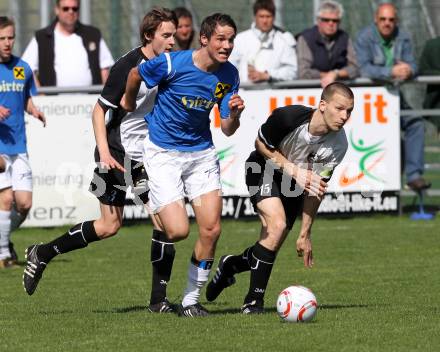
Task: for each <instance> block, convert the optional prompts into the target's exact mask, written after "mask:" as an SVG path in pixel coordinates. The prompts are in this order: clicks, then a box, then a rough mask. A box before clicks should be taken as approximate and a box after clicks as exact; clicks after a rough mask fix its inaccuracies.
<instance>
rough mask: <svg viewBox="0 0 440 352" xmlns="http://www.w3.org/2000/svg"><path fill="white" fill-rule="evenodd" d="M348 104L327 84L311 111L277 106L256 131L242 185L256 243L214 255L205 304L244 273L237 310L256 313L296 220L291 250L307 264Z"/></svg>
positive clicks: (341, 148)
mask: <svg viewBox="0 0 440 352" xmlns="http://www.w3.org/2000/svg"><path fill="white" fill-rule="evenodd" d="M353 103H354V96H353V92H352V91H351V90H350V88H348V87H347V86H346V85H344V84H343V83H339V82H335V83H332V84H330V85H328V86H327V87H326V88H325V89H324V91H323V92H322V95H321V100H320V102H319V106H318V109H311V108H307V107H305V106H302V105H290V106H285V107H282V108H279V109H276V110H274V111H273V113H272V115H271V116H270V117H269V118H268V119H267V121H266V122H265V123H264V124H263V125H262V126H261V128H260V130H259V132H258V137H257V139H256V141H255V146H256V150H255V151H254V152H252V153H251V155H250V156H249V158H248V160H247V162H246V184H247V186H248V189H249V193H250V196H251V201H252V204H253V206H254V208H255V210H256V211H257V213H258V215H259V218H260V220H261V232H260V239H259V241H258V242H256V243H255V244H254V245H252V246H250V247H248V248H246V249H245V250H244V251H243V253H242V254H239V255H224V256H222V257H221V258H220V261H219V265H218V268H217V271H216V274H215V276H214V277H213V279H212V280H211V281H210V282H209V284H208V286H207V289H206V298H207V300H208V301H213V300H215V299H216V298H217V297H218V295H219V294H220V293H221V292H222V291H223V289H225V288H226V287H228V286H230V285H232V284H233V283H234V282H235V277H234V275H235V274H238V273H241V272H244V271H250V272H251V274H250V284H249V291H248V293H247V295H246V297H245V299H244V304H243V306H242V308H241V311H242V313H244V314H257V313H262V312H263V311H264V293H265V291H266V287H267V283H268V281H269V277H270V274H271V271H272V266H273V263H274V261H275V258H276V254H277V252H278V250H279V249H280V247H281V245H282V244H283V242H284V239H285V238H286V236H287V234H288V233H289V231H290V230H291V228H292V226H293V224H294V222H295V219H296V217H297V216H301V218H302V223H301V228H300V231H299V237H298V240H297V242H296V250H297V253H298V256H300V257H303V259H304V265H305V266H306V267H311V266H312V265H313V255H312V240H311V230H312V224H313V220H314V218H315V216H316V213H317V211H318V208H319V205H320V203H321V200H322V198H323V196H324V193H325V191H326V188H327V182H328V181H329V179H330V177H331V175H332V173H333V171H334V169H335V167H336V166H337V165H338V164H339V163H340V162H341V161H342V159H343V158H344V155H345V152H346V151H347V146H348V143H347V138H346V135H345V132H344V129H343V126H344V124H345V123H346V122H347V120H348V119H349V117H350V114H351V112H352V110H353ZM297 186H298V187H297Z"/></svg>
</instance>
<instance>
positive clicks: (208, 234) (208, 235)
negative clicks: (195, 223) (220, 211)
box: [200, 223, 221, 244]
mask: <svg viewBox="0 0 440 352" xmlns="http://www.w3.org/2000/svg"><path fill="white" fill-rule="evenodd" d="M220 233H221V225H220V223H216V224H213V225H212V226H205V227H203V228H200V235H201V237H203V239H204V240H205V241H209V242H211V243H214V244H215V243H217V240H218V239H219V237H220Z"/></svg>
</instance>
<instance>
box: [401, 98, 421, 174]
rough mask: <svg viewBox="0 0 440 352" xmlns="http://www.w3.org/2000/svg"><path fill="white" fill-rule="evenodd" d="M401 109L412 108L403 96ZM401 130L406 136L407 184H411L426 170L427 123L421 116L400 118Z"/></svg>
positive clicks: (405, 163) (405, 162)
mask: <svg viewBox="0 0 440 352" xmlns="http://www.w3.org/2000/svg"><path fill="white" fill-rule="evenodd" d="M400 108H401V109H410V108H411V107H410V106H409V105H408V104H407V103H406V101H405V100H404V99H403V97H402V96H401V99H400ZM400 128H401V129H402V131H403V134H404V145H405V161H404V165H405V176H406V182H411V181H414V180H415V179H418V178H419V177H421V176H422V175H423V171H424V168H425V160H424V149H425V123H424V120H423V118H422V117H421V116H400Z"/></svg>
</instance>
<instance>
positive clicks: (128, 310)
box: [92, 306, 148, 313]
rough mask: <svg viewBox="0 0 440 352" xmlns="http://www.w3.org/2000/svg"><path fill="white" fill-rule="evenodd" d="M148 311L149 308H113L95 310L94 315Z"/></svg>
mask: <svg viewBox="0 0 440 352" xmlns="http://www.w3.org/2000/svg"><path fill="white" fill-rule="evenodd" d="M142 311H148V307H147V306H132V307H122V308H112V309H99V310H93V311H92V312H93V313H132V312H142Z"/></svg>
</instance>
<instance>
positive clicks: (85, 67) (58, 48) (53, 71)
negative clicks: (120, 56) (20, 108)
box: [23, 0, 114, 87]
mask: <svg viewBox="0 0 440 352" xmlns="http://www.w3.org/2000/svg"><path fill="white" fill-rule="evenodd" d="M79 7H80V0H57V1H56V5H55V14H56V18H55V20H54V21H53V22H52V23H51V24H50V25H49V26H48V27H45V28H42V29H40V30H38V31H36V32H35V37H34V38H32V40H31V41H30V43H29V45H28V46H27V48H26V50H25V51H24V53H23V60H25V61H26V62H28V63H29V65H30V66H31V69H32V71H34V73H36V76H35V77H36V81H37V85H41V86H57V87H78V86H90V85H92V84H103V83H105V81H106V79H107V77H108V74H109V68H110V67H111V66H112V65H113V63H114V61H113V57H112V55H111V53H110V51H109V49H108V47H107V45H106V44H105V42H104V40H103V38H102V36H101V32H100V31H99V29H97V28H95V27H92V26H87V25H84V24H82V23H81V22H79Z"/></svg>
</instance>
